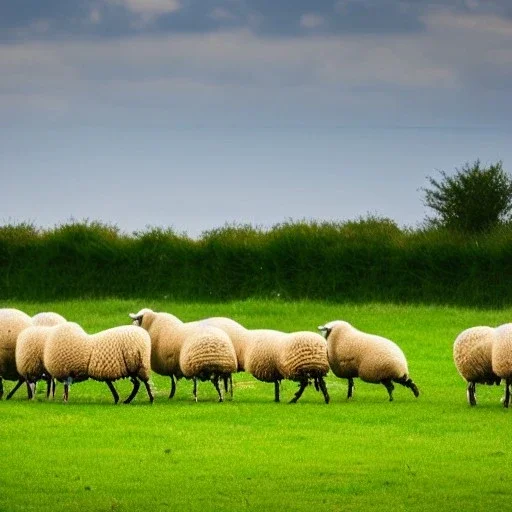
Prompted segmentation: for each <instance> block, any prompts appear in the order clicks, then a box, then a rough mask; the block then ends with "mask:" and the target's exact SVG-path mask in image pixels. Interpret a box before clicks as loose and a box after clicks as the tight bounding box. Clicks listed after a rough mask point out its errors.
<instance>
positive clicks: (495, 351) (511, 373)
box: [492, 323, 512, 407]
mask: <svg viewBox="0 0 512 512" xmlns="http://www.w3.org/2000/svg"><path fill="white" fill-rule="evenodd" d="M492 370H493V372H494V373H495V374H496V376H497V377H496V378H497V379H499V378H501V379H503V380H504V381H505V396H504V397H503V406H504V407H508V406H509V403H510V385H511V384H512V324H511V323H509V324H504V325H500V326H499V327H497V328H496V337H495V339H494V343H493V345H492Z"/></svg>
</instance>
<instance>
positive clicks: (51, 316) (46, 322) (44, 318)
mask: <svg viewBox="0 0 512 512" xmlns="http://www.w3.org/2000/svg"><path fill="white" fill-rule="evenodd" d="M65 322H66V319H65V318H64V317H63V316H62V315H59V314H58V313H53V312H52V311H45V312H43V313H38V314H37V315H34V316H33V317H32V325H38V326H41V327H53V326H54V325H59V324H63V323H65Z"/></svg>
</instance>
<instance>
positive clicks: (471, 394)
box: [467, 382, 476, 405]
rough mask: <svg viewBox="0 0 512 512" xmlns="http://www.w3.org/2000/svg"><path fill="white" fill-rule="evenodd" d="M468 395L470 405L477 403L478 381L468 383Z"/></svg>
mask: <svg viewBox="0 0 512 512" xmlns="http://www.w3.org/2000/svg"><path fill="white" fill-rule="evenodd" d="M467 396H468V403H469V405H476V383H474V382H469V383H468V389H467Z"/></svg>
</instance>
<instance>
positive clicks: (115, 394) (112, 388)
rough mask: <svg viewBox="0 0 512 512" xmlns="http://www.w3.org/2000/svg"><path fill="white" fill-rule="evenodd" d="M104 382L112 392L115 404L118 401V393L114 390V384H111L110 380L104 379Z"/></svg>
mask: <svg viewBox="0 0 512 512" xmlns="http://www.w3.org/2000/svg"><path fill="white" fill-rule="evenodd" d="M105 383H106V384H107V386H108V389H110V392H111V393H112V396H113V397H114V403H115V404H117V402H119V393H118V392H117V391H116V388H115V387H114V384H112V381H111V380H106V381H105Z"/></svg>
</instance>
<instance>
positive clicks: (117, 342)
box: [87, 325, 151, 381]
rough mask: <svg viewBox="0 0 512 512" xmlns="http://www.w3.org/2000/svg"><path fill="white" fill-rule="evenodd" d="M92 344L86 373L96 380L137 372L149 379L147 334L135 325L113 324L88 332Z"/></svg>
mask: <svg viewBox="0 0 512 512" xmlns="http://www.w3.org/2000/svg"><path fill="white" fill-rule="evenodd" d="M90 343H91V345H92V350H91V357H90V360H89V365H88V369H87V373H88V375H89V377H91V378H92V379H95V380H100V381H104V380H116V379H120V378H123V377H129V376H137V377H139V378H140V379H141V380H143V381H147V380H149V377H150V373H151V363H150V353H151V340H150V336H149V334H148V333H147V332H146V331H145V330H144V329H142V328H141V327H137V326H135V325H123V326H120V327H113V328H112V329H107V330H105V331H101V332H99V333H96V334H93V335H92V336H90Z"/></svg>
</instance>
